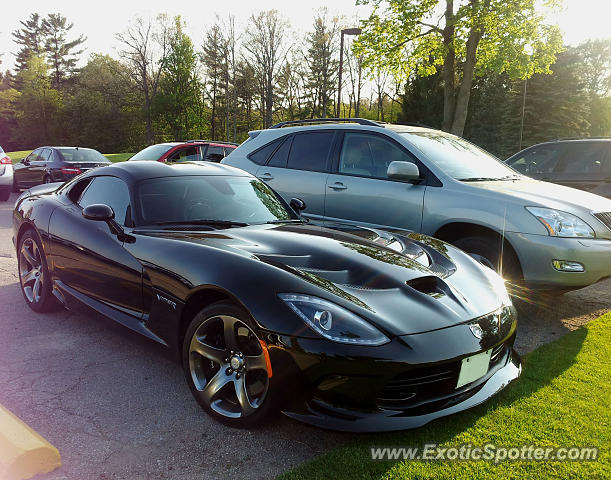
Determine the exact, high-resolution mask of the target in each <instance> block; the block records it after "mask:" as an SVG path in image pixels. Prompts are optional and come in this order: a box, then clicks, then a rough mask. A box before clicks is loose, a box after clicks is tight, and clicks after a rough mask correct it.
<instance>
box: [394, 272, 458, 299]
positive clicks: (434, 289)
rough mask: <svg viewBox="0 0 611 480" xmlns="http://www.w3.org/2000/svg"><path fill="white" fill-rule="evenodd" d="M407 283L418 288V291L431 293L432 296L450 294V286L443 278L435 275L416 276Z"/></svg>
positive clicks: (415, 288)
mask: <svg viewBox="0 0 611 480" xmlns="http://www.w3.org/2000/svg"><path fill="white" fill-rule="evenodd" d="M405 284H406V285H407V286H408V287H410V288H413V289H414V290H416V291H417V292H420V293H424V294H426V295H430V296H431V297H435V298H439V297H441V296H444V295H450V294H451V292H450V287H448V284H447V283H445V282H444V281H443V280H442V279H441V278H439V277H436V276H434V275H427V276H425V277H419V278H414V279H412V280H408V281H407V282H405Z"/></svg>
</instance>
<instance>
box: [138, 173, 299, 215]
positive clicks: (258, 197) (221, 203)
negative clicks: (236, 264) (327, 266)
mask: <svg viewBox="0 0 611 480" xmlns="http://www.w3.org/2000/svg"><path fill="white" fill-rule="evenodd" d="M136 203H137V213H138V224H139V225H169V224H193V225H198V224H210V225H221V226H222V225H223V224H227V225H228V226H230V225H231V224H240V225H245V224H256V223H258V224H262V223H276V222H281V221H299V220H298V217H297V215H296V214H295V213H294V212H293V211H292V210H290V209H289V208H288V207H287V206H286V204H285V203H284V201H282V200H280V199H279V198H278V197H277V196H276V195H275V194H274V192H273V191H272V190H270V188H269V187H268V186H267V185H265V184H264V183H263V182H261V181H260V180H257V179H255V178H251V177H231V176H192V175H190V176H179V177H165V178H155V179H150V180H144V181H142V182H140V183H139V184H138V185H137V187H136Z"/></svg>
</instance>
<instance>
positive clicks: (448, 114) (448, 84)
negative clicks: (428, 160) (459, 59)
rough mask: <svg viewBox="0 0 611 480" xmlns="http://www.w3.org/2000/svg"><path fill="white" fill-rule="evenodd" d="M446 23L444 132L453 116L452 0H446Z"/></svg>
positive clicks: (454, 53) (442, 127)
mask: <svg viewBox="0 0 611 480" xmlns="http://www.w3.org/2000/svg"><path fill="white" fill-rule="evenodd" d="M445 20H446V24H445V27H444V29H443V45H444V47H445V49H446V54H445V57H444V59H443V122H442V126H441V129H442V130H445V131H446V132H449V131H450V128H451V127H452V121H453V118H454V101H455V98H454V95H455V91H454V89H455V87H454V78H455V74H456V73H455V68H456V66H455V63H456V52H455V51H454V44H453V42H454V33H455V27H454V0H446V12H445Z"/></svg>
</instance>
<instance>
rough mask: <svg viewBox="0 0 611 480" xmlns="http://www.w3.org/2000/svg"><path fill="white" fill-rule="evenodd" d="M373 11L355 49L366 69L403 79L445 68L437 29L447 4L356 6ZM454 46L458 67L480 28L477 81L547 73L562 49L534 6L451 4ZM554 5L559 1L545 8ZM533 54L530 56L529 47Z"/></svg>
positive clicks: (416, 1)
mask: <svg viewBox="0 0 611 480" xmlns="http://www.w3.org/2000/svg"><path fill="white" fill-rule="evenodd" d="M357 3H358V4H363V5H366V4H370V5H373V7H374V10H373V13H372V15H371V16H370V17H369V18H368V19H366V20H364V21H363V22H362V23H363V33H362V35H360V36H359V38H358V40H357V41H355V43H354V48H355V51H356V53H357V54H358V55H363V56H364V59H365V64H366V65H367V66H375V67H378V68H381V69H386V70H389V71H390V72H392V73H393V75H395V76H398V77H402V78H407V77H408V76H409V75H410V74H412V73H417V74H418V75H420V76H425V75H433V74H435V73H436V72H437V70H438V67H440V66H441V65H443V58H444V56H445V55H446V54H447V49H446V48H444V44H443V26H440V25H439V24H437V23H435V21H436V19H437V18H438V17H439V12H440V11H443V10H444V9H445V3H446V0H412V1H407V2H406V1H403V0H358V1H357ZM455 3H457V4H459V5H458V9H457V10H456V12H455V13H454V22H453V26H454V27H455V35H454V37H453V41H452V46H453V47H454V49H455V51H456V58H457V60H458V61H464V60H465V57H466V44H467V39H468V35H469V32H470V29H471V28H472V27H473V26H474V25H481V27H482V29H483V35H482V38H481V40H480V43H479V47H478V50H477V63H476V72H475V73H476V75H484V74H486V73H490V72H495V73H503V72H506V73H508V74H509V76H510V77H511V78H525V77H529V76H531V75H533V74H534V73H547V72H548V71H549V65H550V64H552V63H553V62H554V58H555V54H556V53H557V52H559V51H560V50H561V49H562V38H561V36H560V32H559V30H558V28H556V27H553V26H549V25H545V24H543V23H542V21H543V18H542V16H541V15H540V14H539V13H537V11H536V10H535V0H513V1H511V2H507V1H505V0H488V1H473V2H455ZM548 3H550V4H558V3H559V2H558V1H555V2H548ZM528 46H529V47H530V48H531V49H532V52H529V47H528Z"/></svg>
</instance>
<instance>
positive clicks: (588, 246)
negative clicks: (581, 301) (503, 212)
mask: <svg viewBox="0 0 611 480" xmlns="http://www.w3.org/2000/svg"><path fill="white" fill-rule="evenodd" d="M506 237H507V240H509V242H510V243H511V245H512V246H513V247H514V249H515V250H516V253H517V255H518V258H519V260H520V264H521V266H522V272H523V274H524V281H525V283H526V286H528V287H530V288H535V289H546V288H559V289H577V288H582V287H587V286H588V285H592V284H593V283H596V282H598V281H600V280H602V279H604V278H606V277H611V240H607V239H598V238H558V237H550V236H545V235H532V234H524V233H510V232H507V233H506ZM553 260H566V261H571V262H579V263H581V264H582V265H583V266H584V270H585V271H584V272H560V271H558V270H556V269H554V267H553V266H552V261H553Z"/></svg>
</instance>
